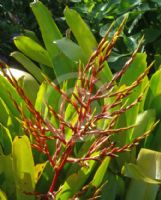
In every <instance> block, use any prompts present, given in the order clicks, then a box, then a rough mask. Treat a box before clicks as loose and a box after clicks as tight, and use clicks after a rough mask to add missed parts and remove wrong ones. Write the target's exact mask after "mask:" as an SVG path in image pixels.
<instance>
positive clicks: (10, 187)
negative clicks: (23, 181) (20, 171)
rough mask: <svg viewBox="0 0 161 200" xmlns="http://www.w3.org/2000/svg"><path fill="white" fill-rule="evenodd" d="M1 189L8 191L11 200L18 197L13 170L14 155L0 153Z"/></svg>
mask: <svg viewBox="0 0 161 200" xmlns="http://www.w3.org/2000/svg"><path fill="white" fill-rule="evenodd" d="M0 177H1V179H0V180H1V181H0V182H1V189H2V190H3V191H4V192H5V193H6V195H7V197H8V199H9V200H15V199H16V185H15V179H14V171H13V160H12V155H8V156H4V155H2V154H1V155H0Z"/></svg>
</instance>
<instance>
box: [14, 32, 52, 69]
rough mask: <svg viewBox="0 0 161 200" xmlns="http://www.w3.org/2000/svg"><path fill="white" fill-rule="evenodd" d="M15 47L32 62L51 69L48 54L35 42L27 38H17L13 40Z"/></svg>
mask: <svg viewBox="0 0 161 200" xmlns="http://www.w3.org/2000/svg"><path fill="white" fill-rule="evenodd" d="M14 44H15V45H16V47H17V48H18V49H19V50H20V51H22V52H23V53H24V54H25V55H27V56H28V57H29V58H31V59H32V60H34V61H36V62H38V63H41V64H44V65H46V66H48V67H52V63H51V60H50V57H49V55H48V52H47V51H46V50H45V49H44V48H43V47H42V46H41V45H40V44H38V43H37V42H35V41H34V40H32V39H31V38H29V37H27V36H17V37H15V38H14Z"/></svg>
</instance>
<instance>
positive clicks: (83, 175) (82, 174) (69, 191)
mask: <svg viewBox="0 0 161 200" xmlns="http://www.w3.org/2000/svg"><path fill="white" fill-rule="evenodd" d="M95 164H96V162H95V161H89V162H88V167H86V166H85V167H82V168H81V169H80V170H78V172H76V173H73V174H71V175H70V176H69V177H68V178H67V179H66V180H65V182H64V184H63V185H62V187H61V191H60V192H59V193H58V194H57V196H56V199H59V200H64V199H69V198H70V197H72V196H73V195H74V194H75V193H76V192H79V191H80V189H81V188H82V187H83V185H84V184H85V182H86V181H87V180H88V178H89V176H90V175H91V173H92V170H93V168H94V166H95ZM75 167H76V166H73V168H75ZM73 172H74V169H73Z"/></svg>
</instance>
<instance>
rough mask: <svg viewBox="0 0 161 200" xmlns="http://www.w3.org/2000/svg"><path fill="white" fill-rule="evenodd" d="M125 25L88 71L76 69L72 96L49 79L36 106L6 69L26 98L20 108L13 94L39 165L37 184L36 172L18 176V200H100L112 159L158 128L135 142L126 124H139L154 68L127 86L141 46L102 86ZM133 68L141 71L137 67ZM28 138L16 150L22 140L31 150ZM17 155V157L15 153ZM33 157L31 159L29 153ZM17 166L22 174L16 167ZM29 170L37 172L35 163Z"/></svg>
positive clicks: (92, 60) (104, 43) (99, 49)
mask: <svg viewBox="0 0 161 200" xmlns="http://www.w3.org/2000/svg"><path fill="white" fill-rule="evenodd" d="M125 21H126V18H125V19H124V20H123V22H122V23H121V25H120V27H119V28H118V30H117V31H116V32H115V34H114V35H113V37H112V39H111V40H110V41H108V34H109V32H110V29H109V30H108V31H107V34H106V35H105V37H104V38H103V39H102V40H101V42H100V43H99V44H98V46H97V48H96V49H95V50H94V52H93V53H92V54H91V56H90V57H89V59H88V61H87V63H86V64H85V65H84V64H83V63H82V62H79V63H78V66H77V68H78V73H77V77H78V78H77V80H76V81H75V84H74V88H72V89H71V90H70V93H69V86H68V81H64V82H63V84H61V85H57V83H55V82H53V81H51V80H50V79H49V78H48V77H45V82H43V83H42V85H41V86H40V89H39V92H38V96H37V100H36V103H35V106H34V105H33V104H32V103H31V101H30V100H29V98H28V97H27V96H26V95H25V93H24V91H23V89H22V88H21V87H20V86H19V84H18V82H17V81H16V79H15V78H14V76H13V75H12V73H11V74H10V75H8V74H7V73H6V71H5V70H4V68H2V72H3V74H4V76H5V77H6V78H7V80H8V81H9V82H10V84H11V85H12V86H13V87H14V88H15V89H16V91H17V93H18V94H19V96H20V97H21V98H22V101H23V103H22V104H18V103H17V101H16V100H15V99H14V96H13V95H12V94H10V95H11V98H12V100H13V102H14V105H15V106H16V108H17V110H18V111H19V113H20V116H19V119H18V120H19V121H20V123H21V126H22V127H23V131H24V133H25V134H26V135H27V136H28V138H30V142H31V145H32V147H33V148H34V149H36V150H37V151H35V150H33V155H34V159H35V162H36V163H37V165H36V168H35V169H36V178H34V177H33V174H34V172H33V171H32V172H31V171H30V173H27V172H25V170H24V169H23V170H24V171H23V174H24V177H21V176H20V177H19V179H18V181H17V183H16V184H17V190H21V195H22V196H21V195H20V197H18V196H17V199H20V198H21V199H22V198H23V199H35V198H36V197H37V198H38V199H62V200H64V199H70V198H71V199H77V198H80V199H96V198H98V197H99V194H100V191H101V189H102V187H103V186H104V184H105V182H104V174H105V172H106V170H107V168H108V165H109V162H110V159H111V157H116V156H117V155H118V153H121V152H126V151H129V150H130V149H131V148H132V147H135V146H136V145H138V143H139V142H140V140H142V139H144V138H145V137H146V136H147V135H149V133H150V131H151V129H152V128H153V127H154V124H153V125H152V124H151V126H150V128H149V130H146V131H145V132H144V133H140V135H137V136H135V135H133V131H134V130H135V128H136V127H135V126H136V124H135V120H134V121H132V120H131V122H130V120H129V121H128V120H127V121H126V118H125V115H126V114H127V116H128V115H129V114H131V112H132V113H133V115H134V117H135V118H136V116H135V115H137V114H136V113H137V112H138V110H140V109H141V107H142V105H141V103H140V101H141V100H142V99H144V98H143V97H144V92H145V91H146V83H147V73H148V71H149V69H150V68H151V66H152V64H151V65H150V66H149V67H148V68H146V69H144V70H142V71H141V72H140V74H139V75H138V76H137V78H136V80H134V81H132V83H130V84H129V85H125V84H123V82H124V78H125V76H127V75H128V73H127V71H128V70H130V66H131V67H132V62H134V64H135V62H136V60H137V59H138V57H139V54H137V52H138V50H139V48H140V44H139V45H138V48H137V49H136V51H135V52H134V53H133V54H132V56H131V58H130V59H129V60H128V61H127V62H126V63H125V65H124V67H123V68H122V70H121V71H119V72H118V73H116V74H115V75H113V77H112V78H111V79H110V80H108V81H104V82H103V81H102V79H101V78H100V77H101V76H100V74H101V73H102V71H103V70H104V69H105V68H106V67H107V63H106V60H108V58H109V56H110V53H111V50H112V48H113V46H114V45H115V43H116V41H117V38H118V37H119V35H120V33H121V31H122V29H123V26H124V24H125ZM67 67H70V66H67ZM135 67H136V69H135V70H137V66H135ZM47 88H50V91H52V93H53V99H52V100H55V103H56V104H59V106H57V109H55V105H54V103H53V102H51V100H50V99H48V101H46V96H45V95H46V93H45V92H46V89H47ZM134 93H135V95H133V94H134ZM136 94H137V95H136ZM28 111H29V112H28ZM127 116H126V117H127ZM135 118H134V119H135ZM130 119H133V118H132V117H131V118H130ZM124 120H125V121H124ZM126 134H130V135H131V138H130V137H129V139H128V140H127V141H123V140H122V139H121V138H123V137H125V135H126ZM28 138H27V137H26V136H22V138H21V137H20V138H16V140H17V142H16V144H17V145H18V144H20V143H21V141H20V140H22V141H23V143H24V144H27V146H28V145H29V142H28ZM18 141H19V142H18ZM17 151H18V150H17ZM14 152H15V154H16V151H14ZM38 152H39V153H38ZM29 154H30V155H32V154H31V152H30V151H29ZM42 154H43V155H44V156H45V157H43V156H42ZM31 157H32V156H31ZM41 162H42V163H41ZM40 163H41V164H40ZM16 164H17V170H19V169H18V163H16ZM25 164H26V165H27V163H25ZM31 166H32V168H33V163H32V164H31ZM22 168H23V167H22ZM20 170H21V168H20ZM25 176H26V177H27V176H28V178H26V177H25ZM45 176H47V177H49V178H48V180H47V182H45V180H44V179H45ZM92 176H94V177H93V178H92ZM31 180H32V181H31ZM23 181H24V185H23V184H22V182H23ZM30 181H31V183H32V186H30V187H28V188H25V182H28V183H29V182H30ZM35 182H36V183H35ZM35 184H36V188H35ZM42 185H43V186H45V187H48V188H47V191H46V188H45V189H44V190H45V191H43V187H42ZM40 188H41V190H40Z"/></svg>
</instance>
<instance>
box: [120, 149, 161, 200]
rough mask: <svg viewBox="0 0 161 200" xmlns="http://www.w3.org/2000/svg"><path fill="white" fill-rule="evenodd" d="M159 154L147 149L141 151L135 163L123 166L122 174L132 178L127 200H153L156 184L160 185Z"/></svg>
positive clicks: (160, 154) (160, 164) (160, 157)
mask: <svg viewBox="0 0 161 200" xmlns="http://www.w3.org/2000/svg"><path fill="white" fill-rule="evenodd" d="M160 171H161V153H160V152H157V151H152V150H149V149H141V150H140V152H139V155H138V159H137V163H136V165H135V164H131V163H129V164H125V166H124V168H123V174H124V175H125V176H128V177H130V178H132V180H131V183H130V188H129V189H128V193H127V198H126V199H128V200H131V199H132V200H133V199H134V198H133V197H132V196H133V195H134V193H136V191H137V193H136V195H135V199H139V200H142V199H148V200H155V198H156V195H157V191H158V188H159V186H158V184H161V173H160Z"/></svg>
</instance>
